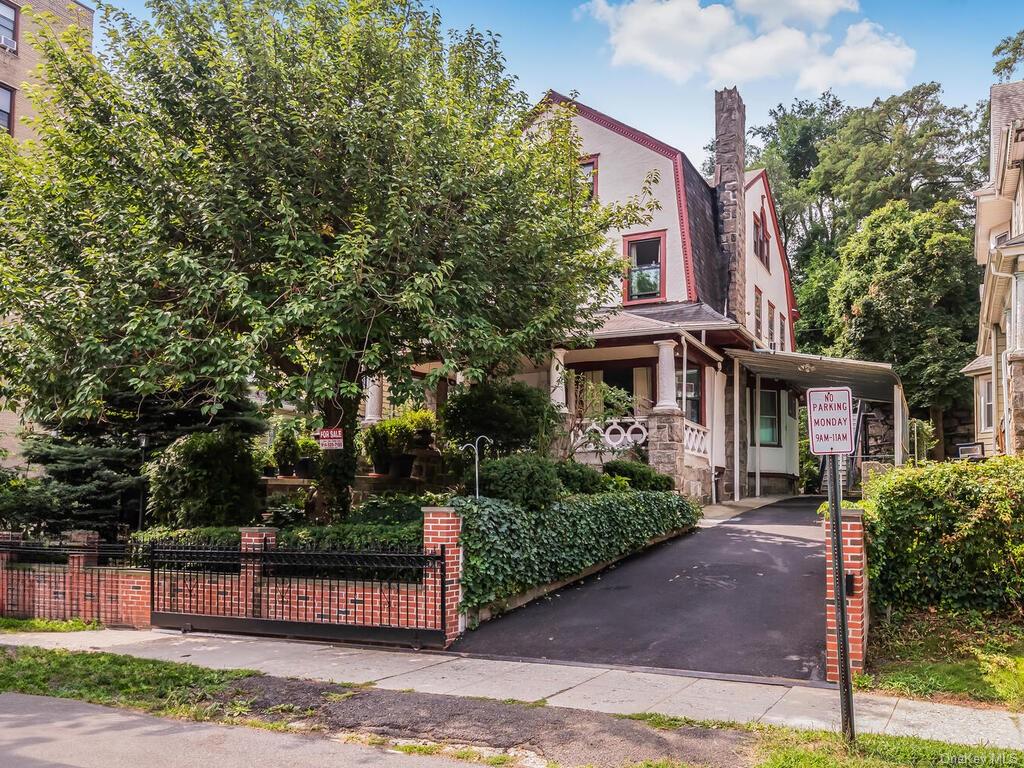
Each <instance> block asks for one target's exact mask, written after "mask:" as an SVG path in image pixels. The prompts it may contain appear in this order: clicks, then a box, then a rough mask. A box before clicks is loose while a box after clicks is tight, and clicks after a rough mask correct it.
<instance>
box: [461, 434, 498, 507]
mask: <svg viewBox="0 0 1024 768" xmlns="http://www.w3.org/2000/svg"><path fill="white" fill-rule="evenodd" d="M481 440H485V441H487V445H493V444H494V441H493V440H491V438H489V437H488V436H487V435H480V436H479V437H477V439H476V440H474V441H473V442H472V443H466V444H465V445H464V446H462V450H464V451H472V452H473V472H474V474H475V475H476V497H477V498H478V499H479V498H480V441H481Z"/></svg>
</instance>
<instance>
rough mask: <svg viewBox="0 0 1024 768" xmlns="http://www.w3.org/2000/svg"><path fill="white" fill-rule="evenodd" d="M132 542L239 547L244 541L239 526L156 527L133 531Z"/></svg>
mask: <svg viewBox="0 0 1024 768" xmlns="http://www.w3.org/2000/svg"><path fill="white" fill-rule="evenodd" d="M131 541H132V542H133V543H135V544H150V543H153V542H166V543H168V544H184V545H187V546H208V547H237V546H238V545H239V544H240V543H241V541H242V534H241V533H240V532H239V530H238V527H237V526H206V527H200V528H170V527H168V526H165V525H155V526H153V527H152V528H147V529H146V530H144V531H133V532H132V535H131Z"/></svg>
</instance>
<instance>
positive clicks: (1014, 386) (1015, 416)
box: [1006, 352, 1024, 456]
mask: <svg viewBox="0 0 1024 768" xmlns="http://www.w3.org/2000/svg"><path fill="white" fill-rule="evenodd" d="M1009 362H1010V377H1009V382H1008V383H1009V388H1010V423H1009V424H1008V425H1007V427H1006V447H1007V453H1010V452H1011V449H1012V452H1013V453H1014V454H1016V455H1017V456H1020V455H1024V354H1021V353H1019V352H1018V353H1011V354H1010V355H1009Z"/></svg>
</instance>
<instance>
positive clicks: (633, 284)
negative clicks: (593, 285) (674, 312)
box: [623, 232, 665, 301]
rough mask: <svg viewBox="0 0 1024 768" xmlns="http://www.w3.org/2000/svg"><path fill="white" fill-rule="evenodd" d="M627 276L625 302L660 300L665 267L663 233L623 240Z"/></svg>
mask: <svg viewBox="0 0 1024 768" xmlns="http://www.w3.org/2000/svg"><path fill="white" fill-rule="evenodd" d="M623 240H624V242H625V249H626V258H627V260H628V261H629V275H628V277H627V278H626V291H625V298H626V301H651V300H657V299H659V298H661V292H662V284H663V282H664V280H663V277H664V275H663V272H662V270H663V269H664V267H665V233H664V232H658V233H654V234H649V235H631V236H626V237H625V238H623Z"/></svg>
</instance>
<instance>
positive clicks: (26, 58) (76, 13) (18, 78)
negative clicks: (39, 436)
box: [0, 0, 93, 468]
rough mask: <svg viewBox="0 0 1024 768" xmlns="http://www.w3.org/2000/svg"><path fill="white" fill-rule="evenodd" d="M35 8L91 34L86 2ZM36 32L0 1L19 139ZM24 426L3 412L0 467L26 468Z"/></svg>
mask: <svg viewBox="0 0 1024 768" xmlns="http://www.w3.org/2000/svg"><path fill="white" fill-rule="evenodd" d="M26 5H27V3H26ZM32 9H33V11H34V12H36V13H40V12H44V11H46V12H49V13H51V14H53V15H54V16H55V17H56V19H57V26H58V28H65V27H68V26H70V25H72V24H77V25H79V26H81V27H83V28H85V29H87V30H90V33H91V30H92V18H93V11H92V9H91V8H89V7H87V6H85V5H82V4H80V3H76V2H62V1H61V0H40V1H39V2H33V3H32ZM34 31H35V24H34V22H33V21H32V20H31V19H29V18H28V16H27V15H25V14H23V13H22V4H21V3H18V2H14V0H0V131H6V132H8V133H10V134H11V135H12V136H13V137H14V138H15V140H17V141H24V140H26V139H31V138H34V136H35V133H34V131H33V130H32V129H31V127H30V126H28V125H26V124H25V123H24V118H26V117H31V116H32V115H33V114H34V112H33V110H32V105H31V104H30V103H29V101H28V99H27V98H25V96H24V87H25V84H26V83H30V82H34V81H36V80H37V76H36V73H37V69H38V67H39V64H40V60H41V55H40V53H39V51H37V50H36V49H35V48H34V47H33V46H31V45H29V44H28V42H27V38H26V36H27V35H28V34H31V33H33V32H34ZM25 426H26V425H25V424H24V423H22V420H21V418H20V416H19V415H18V414H16V413H12V412H11V411H0V466H4V467H14V468H24V467H23V464H24V462H23V460H22V458H21V455H20V452H19V451H20V444H19V442H18V438H17V435H18V433H19V432H21V430H22V429H24V428H25ZM5 454H6V455H5Z"/></svg>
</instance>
